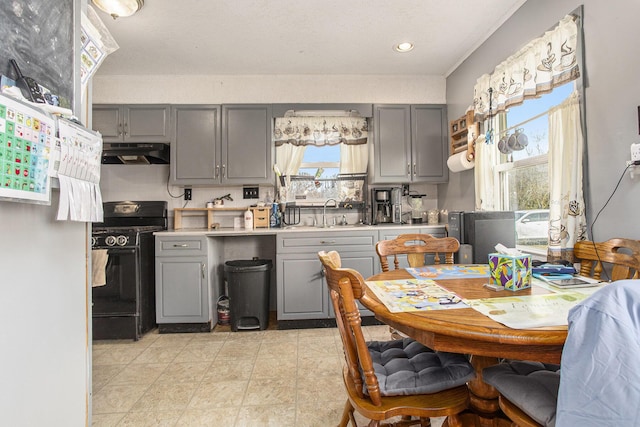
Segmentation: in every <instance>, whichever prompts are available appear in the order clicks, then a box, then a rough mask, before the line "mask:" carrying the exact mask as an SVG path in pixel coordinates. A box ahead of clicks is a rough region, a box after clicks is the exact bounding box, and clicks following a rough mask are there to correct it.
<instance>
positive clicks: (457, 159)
mask: <svg viewBox="0 0 640 427" xmlns="http://www.w3.org/2000/svg"><path fill="white" fill-rule="evenodd" d="M474 164H475V162H474V161H473V160H471V161H469V160H467V152H466V151H462V152H460V153H457V154H454V155H453V156H450V157H449V159H448V160H447V166H448V167H449V170H450V171H451V172H462V171H466V170H469V169H472V168H473V165H474Z"/></svg>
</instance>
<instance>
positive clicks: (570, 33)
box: [473, 15, 580, 116]
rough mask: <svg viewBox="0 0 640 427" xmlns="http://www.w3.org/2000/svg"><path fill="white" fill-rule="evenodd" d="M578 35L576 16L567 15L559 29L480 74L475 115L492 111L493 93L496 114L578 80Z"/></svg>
mask: <svg viewBox="0 0 640 427" xmlns="http://www.w3.org/2000/svg"><path fill="white" fill-rule="evenodd" d="M577 37H578V26H577V23H576V21H575V18H574V17H573V16H571V15H568V16H566V17H565V18H564V19H562V20H561V21H560V22H559V23H558V26H557V27H556V28H554V29H553V30H551V31H547V32H546V33H545V34H544V36H542V37H539V38H537V39H534V40H532V41H531V42H529V43H528V44H527V45H526V46H525V47H524V48H522V49H521V50H520V51H518V52H517V53H516V54H514V55H512V56H511V57H509V58H508V59H506V60H505V61H504V62H503V63H501V64H500V65H498V66H497V67H496V68H495V70H494V71H493V73H492V74H485V75H483V76H481V77H480V78H479V79H478V80H477V82H476V85H475V87H474V97H473V104H474V109H475V113H476V115H478V116H484V115H486V114H488V113H489V97H490V96H491V109H492V113H496V112H501V111H504V110H505V109H506V108H507V107H509V106H511V105H517V104H520V103H522V102H523V101H524V100H525V99H527V98H534V97H536V96H539V95H540V94H542V93H546V92H550V91H551V90H552V89H553V88H554V87H556V86H560V85H562V84H564V83H567V82H569V81H571V80H575V79H577V78H578V77H579V76H580V70H579V67H578V58H577V55H576V46H577V41H578V40H577ZM490 88H491V89H492V90H491V91H490V90H489V89H490ZM490 92H491V94H490Z"/></svg>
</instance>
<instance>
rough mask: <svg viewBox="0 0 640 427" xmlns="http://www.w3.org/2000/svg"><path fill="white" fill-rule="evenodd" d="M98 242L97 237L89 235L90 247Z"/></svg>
mask: <svg viewBox="0 0 640 427" xmlns="http://www.w3.org/2000/svg"><path fill="white" fill-rule="evenodd" d="M97 243H98V239H97V238H96V237H91V247H94V246H95V245H96V244H97Z"/></svg>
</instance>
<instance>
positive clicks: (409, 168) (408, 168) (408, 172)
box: [407, 163, 411, 176]
mask: <svg viewBox="0 0 640 427" xmlns="http://www.w3.org/2000/svg"><path fill="white" fill-rule="evenodd" d="M407 176H411V163H407Z"/></svg>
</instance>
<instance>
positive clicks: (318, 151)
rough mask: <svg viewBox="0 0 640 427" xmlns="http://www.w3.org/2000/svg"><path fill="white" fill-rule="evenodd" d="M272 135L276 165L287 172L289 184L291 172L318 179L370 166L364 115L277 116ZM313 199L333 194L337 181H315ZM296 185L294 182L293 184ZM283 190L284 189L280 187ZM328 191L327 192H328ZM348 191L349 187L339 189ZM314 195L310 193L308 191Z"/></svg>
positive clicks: (282, 171)
mask: <svg viewBox="0 0 640 427" xmlns="http://www.w3.org/2000/svg"><path fill="white" fill-rule="evenodd" d="M273 139H274V142H275V146H276V165H277V166H278V169H279V170H280V171H281V173H282V174H283V175H284V180H285V182H286V183H287V185H286V187H287V188H289V189H293V190H295V188H292V186H291V185H290V184H291V182H290V180H291V177H292V176H299V175H302V176H309V177H314V178H315V179H318V180H323V179H332V178H336V177H338V176H344V175H347V174H365V173H366V172H367V166H368V156H369V151H368V145H367V140H368V123H367V120H366V118H361V117H283V118H276V120H275V125H274V135H273ZM316 184H317V186H314V191H313V192H311V193H313V195H314V196H313V197H311V198H312V199H314V200H315V199H317V200H323V199H326V198H327V197H333V194H334V193H335V187H336V185H337V186H341V185H348V184H346V183H343V182H338V183H336V184H332V185H330V186H326V187H327V190H328V189H329V188H330V189H331V191H327V192H324V191H323V189H324V188H325V186H322V185H321V184H320V182H319V181H318V182H316ZM294 187H295V186H294ZM281 190H282V189H281ZM281 193H282V191H281ZM325 193H326V194H325ZM339 193H340V194H342V193H345V194H347V193H349V194H350V192H347V191H344V192H342V191H339ZM308 196H311V194H308Z"/></svg>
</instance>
